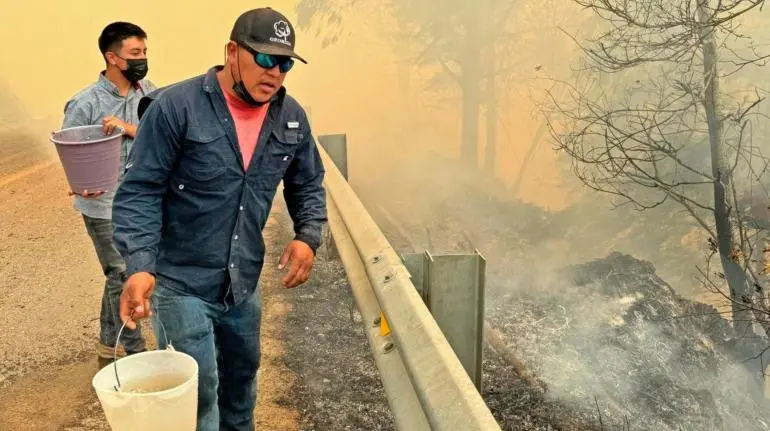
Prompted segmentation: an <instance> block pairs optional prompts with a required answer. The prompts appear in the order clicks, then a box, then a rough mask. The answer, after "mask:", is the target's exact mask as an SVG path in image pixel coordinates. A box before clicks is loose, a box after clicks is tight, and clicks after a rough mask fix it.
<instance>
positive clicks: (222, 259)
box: [112, 67, 326, 304]
mask: <svg viewBox="0 0 770 431" xmlns="http://www.w3.org/2000/svg"><path fill="white" fill-rule="evenodd" d="M219 69H221V67H215V68H212V69H210V70H209V71H208V73H206V74H205V75H201V76H198V77H195V78H192V79H189V80H187V81H183V82H180V83H178V84H175V85H172V86H170V87H166V88H162V89H160V90H158V91H156V92H155V93H154V94H153V95H151V97H153V98H156V99H155V100H154V101H153V102H152V103H151V104H150V105H149V107H148V108H147V110H146V111H145V112H144V113H143V116H142V119H141V121H140V123H139V130H138V132H137V137H136V141H135V142H134V147H133V150H132V152H131V157H130V159H129V162H128V164H127V165H126V173H125V177H124V179H123V182H122V183H121V185H120V187H119V188H118V191H117V194H116V196H115V201H114V204H113V213H112V217H113V224H114V231H115V242H116V245H117V247H118V249H119V250H120V252H121V254H122V255H123V256H124V258H125V259H126V262H127V265H128V273H129V275H131V274H134V273H136V272H150V273H153V274H155V275H156V276H158V277H162V278H163V279H164V282H165V283H166V284H167V285H169V286H170V287H171V288H173V289H175V290H179V291H180V292H181V293H186V294H191V295H196V296H198V297H201V298H203V299H206V300H210V301H218V300H221V298H222V297H223V295H226V294H227V293H228V292H231V293H232V294H233V298H234V301H235V303H236V304H238V303H240V302H242V301H243V300H245V299H246V298H248V297H249V296H250V294H251V293H253V292H254V291H255V290H256V288H257V282H258V280H259V275H260V273H261V271H262V265H263V262H264V256H265V244H264V240H263V237H262V229H263V228H264V226H265V222H266V221H267V216H268V214H269V212H270V208H271V206H272V201H273V198H274V197H275V193H276V191H277V188H278V185H279V184H280V182H281V180H283V183H284V197H285V200H286V203H287V207H288V211H289V214H290V215H291V218H292V220H293V221H294V230H295V232H296V239H299V240H301V241H304V242H306V243H307V244H309V245H310V247H311V248H312V249H313V250H315V249H317V248H318V246H319V245H320V242H321V227H322V224H323V223H325V222H326V194H325V190H324V188H323V185H322V182H323V177H324V168H323V164H322V163H321V159H320V156H319V154H318V149H317V148H316V143H315V141H314V139H313V136H312V134H311V130H310V124H309V123H308V119H307V116H306V115H305V112H304V110H303V109H302V107H301V106H300V105H299V104H298V103H297V102H296V101H295V100H294V99H293V98H291V97H290V96H288V95H286V91H285V89H283V88H281V90H280V91H279V93H278V95H277V97H276V98H275V99H274V101H273V102H272V103H271V104H270V107H269V109H268V112H267V117H266V118H265V122H264V124H263V126H262V131H261V133H260V136H259V140H258V144H257V148H256V150H255V152H254V156H253V159H252V160H251V162H250V164H249V167H248V170H246V171H244V169H243V160H242V155H241V151H240V147H239V146H238V141H237V138H236V132H235V127H234V124H233V120H232V116H231V115H230V111H229V110H228V108H227V105H226V102H225V99H224V95H223V94H222V90H221V88H220V85H219V82H218V81H217V77H216V72H217V71H218V70H219ZM274 263H275V264H276V265H277V262H274ZM271 264H273V263H272V262H271Z"/></svg>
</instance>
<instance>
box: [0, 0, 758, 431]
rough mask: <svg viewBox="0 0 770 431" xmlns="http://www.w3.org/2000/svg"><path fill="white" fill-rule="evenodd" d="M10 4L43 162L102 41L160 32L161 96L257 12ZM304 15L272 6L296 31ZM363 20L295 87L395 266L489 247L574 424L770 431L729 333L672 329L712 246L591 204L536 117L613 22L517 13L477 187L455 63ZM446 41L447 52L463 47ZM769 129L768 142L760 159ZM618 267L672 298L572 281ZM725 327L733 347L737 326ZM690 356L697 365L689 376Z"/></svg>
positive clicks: (153, 5) (527, 342)
mask: <svg viewBox="0 0 770 431" xmlns="http://www.w3.org/2000/svg"><path fill="white" fill-rule="evenodd" d="M1 1H3V2H4V3H3V5H2V6H5V7H3V8H2V9H1V10H3V14H2V16H1V17H0V24H1V25H0V38H2V39H3V40H5V41H10V42H9V43H6V44H5V46H4V50H3V53H2V54H0V95H2V97H3V100H2V101H3V102H4V103H2V105H0V108H2V109H0V127H3V128H6V129H7V128H9V126H8V125H9V124H13V125H14V126H13V127H15V128H17V129H18V128H21V129H22V130H23V131H24V133H26V134H28V136H32V137H33V138H30V139H34V140H35V141H36V142H39V146H40V147H41V148H47V147H45V145H46V144H47V134H48V131H49V130H51V128H53V127H55V125H57V124H60V121H61V117H62V115H63V112H62V109H63V106H64V103H65V101H66V100H67V99H68V98H69V97H71V95H72V94H74V93H75V92H77V91H78V90H79V89H81V88H83V87H85V86H86V85H88V84H90V83H91V82H93V81H94V80H95V79H96V77H97V74H98V72H99V71H100V70H101V69H102V67H103V60H102V59H101V56H100V54H99V52H98V49H97V43H96V38H97V37H98V34H99V32H100V31H101V29H102V28H103V27H104V26H105V25H106V24H107V23H109V22H111V21H114V20H126V21H131V22H134V23H136V24H138V25H140V26H142V27H143V28H144V29H145V30H146V31H147V33H148V35H149V39H148V48H149V50H148V56H149V64H150V73H149V76H148V78H149V79H151V80H152V81H153V82H154V83H155V84H156V85H158V86H164V85H168V84H171V83H173V82H176V81H179V80H182V79H185V78H188V77H190V76H193V75H197V74H200V73H203V72H204V71H205V70H207V69H208V68H209V67H211V66H213V65H215V64H219V63H221V62H222V59H223V56H224V49H223V48H224V45H225V42H226V41H227V37H228V35H229V32H230V28H231V26H232V23H233V21H234V19H235V18H236V17H237V16H238V14H240V13H241V12H243V11H244V10H247V9H249V8H252V7H255V6H256V5H255V4H254V2H248V1H245V0H234V1H227V2H210V1H198V0H193V1H186V2H182V1H167V2H157V1H150V0H136V1H134V2H132V3H130V4H125V5H124V6H122V7H120V6H119V7H107V8H104V7H98V6H96V5H95V4H93V2H91V1H86V0H74V1H71V2H52V3H50V4H46V5H45V7H41V5H40V4H35V3H14V4H13V5H11V4H10V0H1ZM426 1H427V0H426ZM399 2H400V3H403V4H406V3H408V2H407V1H406V0H399V1H397V2H396V3H399ZM295 3H296V2H294V1H277V2H272V3H271V6H272V7H274V8H276V9H278V10H281V11H282V12H283V13H285V14H286V15H287V16H289V17H290V18H291V19H295V18H296V16H295V14H294V7H295ZM316 3H317V2H316ZM356 3H357V5H356V6H355V7H353V8H351V9H348V10H345V11H343V12H342V14H341V15H342V18H343V19H344V20H343V21H342V23H343V25H342V28H341V29H340V31H339V32H338V39H337V40H336V43H334V44H331V45H326V44H325V42H326V41H327V39H325V38H324V37H320V36H317V35H316V34H315V32H314V31H313V30H310V29H298V30H297V33H298V34H297V41H298V42H297V50H298V52H299V53H300V54H301V55H303V56H304V57H305V58H307V59H308V60H309V64H308V65H302V64H298V65H297V67H295V68H294V69H293V70H292V72H291V73H290V75H289V77H288V78H287V81H286V85H287V88H288V90H289V93H290V94H292V95H293V96H295V97H296V98H297V99H298V100H299V102H300V103H301V104H302V105H304V106H306V108H307V110H308V112H309V114H310V117H311V122H312V125H313V128H314V132H315V134H329V133H346V134H347V135H348V144H349V149H348V150H349V158H350V160H349V166H350V178H351V183H352V184H353V186H354V188H355V190H356V191H357V192H358V193H359V194H360V196H361V198H362V200H363V201H364V203H365V204H366V205H367V207H368V208H369V210H370V211H371V212H372V213H373V214H374V215H375V218H376V219H377V221H378V222H379V223H380V224H381V226H382V227H383V229H384V230H385V231H386V232H387V233H388V235H389V239H390V240H391V241H392V242H393V244H394V245H395V246H396V248H398V249H399V251H407V250H408V249H411V250H421V249H428V250H430V251H431V252H433V253H448V252H457V251H465V252H467V251H470V250H471V249H472V248H474V247H475V248H478V249H479V250H480V251H481V252H482V253H483V254H484V255H485V256H486V258H487V259H488V262H489V265H488V274H487V281H488V289H489V292H490V295H489V297H488V302H487V310H488V315H489V317H490V319H492V320H493V321H494V323H495V325H496V326H497V327H498V329H500V330H501V331H503V332H504V333H505V334H506V335H507V338H508V341H509V342H510V344H511V345H512V346H514V348H515V349H516V351H517V352H519V353H520V354H521V355H522V356H523V357H524V358H525V360H526V363H527V365H528V366H529V367H531V368H533V369H534V370H536V371H537V373H538V375H539V376H540V377H541V378H543V379H544V380H545V381H546V383H547V384H548V386H549V394H550V396H552V397H555V398H558V399H562V400H566V401H568V402H569V403H571V404H572V405H574V406H575V408H577V409H592V403H593V401H594V397H596V401H597V402H598V404H599V409H600V410H601V411H602V412H603V413H604V414H605V415H606V417H607V418H610V419H611V420H613V421H615V422H614V423H615V424H616V425H617V424H619V423H622V421H623V419H624V416H625V415H627V416H628V417H629V418H630V419H633V420H634V421H635V423H633V422H632V426H633V428H634V429H637V428H646V429H666V425H670V424H671V423H675V422H676V421H677V420H679V421H680V422H681V423H685V424H686V423H687V420H690V424H691V427H689V428H688V426H686V425H682V427H683V428H684V429H712V428H721V427H724V428H725V429H765V428H762V426H761V423H760V422H759V420H758V419H757V420H754V418H755V417H759V416H761V414H760V413H759V411H760V410H761V409H759V408H758V407H757V406H758V405H759V401H757V400H758V398H761V397H758V396H757V394H756V393H754V392H752V391H748V390H747V389H746V388H748V387H751V386H753V385H754V382H755V380H756V378H755V376H754V375H752V374H751V373H752V372H751V371H747V367H746V366H744V365H743V364H741V363H740V360H741V359H742V358H736V357H734V356H731V354H730V353H729V351H730V349H729V347H730V346H721V345H720V342H721V341H724V340H723V339H720V338H719V336H717V335H719V334H722V335H724V334H723V333H722V332H718V331H717V332H714V329H713V328H707V327H705V326H703V325H702V324H693V323H689V326H683V325H685V324H684V323H681V324H680V323H676V324H674V323H671V322H679V320H678V319H676V318H675V317H676V315H677V314H676V313H679V314H681V313H684V312H686V311H687V310H690V309H693V308H697V305H696V304H694V303H686V302H682V301H684V299H683V298H681V297H680V296H678V295H677V294H679V295H682V296H687V297H692V296H694V295H695V294H696V293H697V292H699V291H700V289H701V288H700V286H699V285H698V284H697V282H696V281H695V280H694V277H693V274H694V273H695V270H694V266H695V265H696V264H698V263H701V262H702V255H703V253H704V252H705V250H706V243H705V241H704V240H703V238H702V236H700V235H699V234H698V232H699V231H698V229H699V228H698V227H694V226H693V225H692V224H691V223H690V222H689V221H688V220H687V219H686V217H685V216H684V215H682V213H681V212H680V211H678V210H677V209H675V208H674V207H671V206H665V207H661V208H659V209H656V210H650V211H646V212H643V213H641V212H637V211H635V210H634V209H632V208H628V207H620V208H615V209H612V207H611V205H610V200H609V199H608V198H607V197H606V196H602V195H597V194H595V193H592V192H591V191H590V190H586V189H585V188H584V187H581V186H580V184H579V183H578V182H577V181H576V180H575V179H574V178H573V177H572V175H571V172H570V171H569V164H568V161H567V160H565V159H564V158H562V157H561V156H559V155H558V154H556V153H555V152H554V151H553V150H552V147H551V145H550V142H549V134H548V130H547V128H545V127H544V123H543V117H542V115H540V114H539V112H538V108H539V106H540V105H541V103H542V102H543V100H545V98H546V94H545V92H546V91H555V90H556V89H555V88H554V87H553V85H552V82H551V81H549V78H553V79H561V80H567V81H569V80H570V79H572V78H573V71H572V70H571V68H570V67H571V65H572V64H573V63H574V61H575V60H577V59H578V58H579V51H578V50H577V49H576V47H575V45H574V41H572V40H571V39H570V38H569V37H567V36H566V35H565V34H564V32H562V31H561V30H563V29H567V30H569V31H568V32H569V33H571V34H573V35H576V37H583V36H584V35H586V34H591V33H592V32H593V31H594V30H595V27H596V23H595V22H594V20H592V19H590V15H586V14H585V13H581V12H579V11H578V10H577V9H576V8H574V4H573V3H572V2H568V1H566V0H561V1H560V0H550V1H547V2H536V1H529V2H521V4H518V5H517V8H516V10H515V13H514V14H513V15H512V16H513V18H512V19H511V21H510V26H511V28H510V31H509V33H510V34H509V37H510V38H509V40H508V42H506V43H505V44H504V45H501V47H500V49H499V52H497V58H498V59H499V60H500V61H499V63H498V64H497V66H498V73H501V78H500V80H499V81H498V82H496V87H495V88H494V89H493V90H491V91H492V93H493V94H495V95H496V96H497V97H496V100H497V102H498V103H497V107H496V109H497V118H496V119H495V118H492V119H493V120H496V121H492V122H491V123H493V124H495V125H496V133H497V140H496V144H495V145H496V147H495V149H496V157H495V160H494V161H493V163H492V165H491V166H485V167H484V168H482V169H478V170H477V169H474V168H471V167H468V166H467V165H464V164H462V163H460V162H458V161H457V158H458V157H459V154H460V146H461V131H462V117H463V98H462V97H463V95H462V92H461V91H460V89H459V87H458V84H457V82H456V79H455V78H453V77H452V75H451V74H447V73H446V69H445V67H446V68H449V70H450V71H454V72H456V71H457V64H456V63H455V62H454V59H444V58H442V57H441V56H440V55H437V54H436V53H435V52H431V53H430V54H431V57H430V58H431V61H432V63H431V64H425V62H424V61H422V60H420V59H419V58H418V57H416V56H415V53H418V54H419V53H420V52H421V51H425V48H426V45H425V43H424V40H422V39H420V38H418V37H417V35H416V34H414V33H409V32H405V31H399V32H396V31H394V29H395V27H394V22H393V17H390V16H389V14H387V13H385V12H383V9H382V7H381V6H380V3H372V2H364V1H362V2H356ZM454 3H457V4H454ZM460 3H461V2H446V3H445V4H443V5H441V6H436V7H435V8H434V9H435V11H436V13H443V14H447V15H451V16H457V15H459V14H458V13H457V12H458V10H459V9H457V8H460V7H467V6H463V5H462V4H460ZM501 4H502V3H501ZM30 16H34V17H35V19H34V24H29V17H30ZM480 18H481V22H482V24H483V26H482V27H483V28H489V27H491V26H493V24H494V23H496V22H498V20H499V18H500V17H499V16H498V15H493V14H492V13H491V12H489V11H484V12H483V14H482V16H481V17H480ZM295 22H296V21H295ZM333 24H335V25H336V24H338V23H337V22H336V21H335V22H333ZM449 24H452V25H455V24H456V23H449ZM449 24H446V28H444V30H446V31H447V33H451V32H450V31H449V30H455V28H454V27H451V26H450V25H449ZM745 24H746V26H745V27H744V31H745V32H750V34H751V35H752V36H758V37H759V39H758V40H760V42H763V43H766V42H767V41H768V40H770V37H768V31H767V29H766V26H762V25H761V23H760V22H759V19H755V20H754V21H751V20H748V18H747V21H746V23H745ZM322 26H323V25H322ZM407 30H412V29H411V28H410V29H407ZM466 35H467V34H465V35H460V36H466ZM460 40H462V37H461V38H460ZM450 46H451V45H450ZM479 61H483V59H479ZM765 72H766V71H762V72H761V73H760V72H757V71H752V72H751V74H750V75H744V76H743V78H741V79H739V78H737V77H736V78H731V80H730V84H729V91H730V94H731V95H733V97H734V98H737V97H741V95H742V94H743V93H742V92H745V89H746V88H748V86H749V84H752V85H757V84H759V85H760V86H762V85H764V86H765V87H770V86H768V85H767V84H768V82H767V79H768V78H767V74H766V73H765ZM4 82H5V83H7V84H3V83H4ZM6 87H7V88H6ZM481 87H484V86H481ZM485 91H487V90H485V88H480V89H479V92H480V94H479V97H480V98H481V99H483V100H485V101H488V99H489V98H488V97H486V96H488V94H486V93H485ZM554 95H555V96H560V94H554ZM8 100H10V101H8ZM6 101H8V102H7V103H5V102H6ZM9 106H14V107H18V110H17V109H16V108H12V109H10V110H9V109H8V107H9ZM761 109H762V110H761V111H760V112H762V113H765V114H767V113H768V112H770V111H767V108H766V107H765V106H762V107H761ZM20 117H21V118H20ZM489 117H493V114H490V107H489V104H488V102H485V103H482V104H481V107H480V109H479V115H478V120H479V131H478V141H479V148H478V156H479V157H480V160H481V161H480V163H479V165H480V166H484V155H485V154H486V152H487V151H488V150H489V148H488V144H487V142H488V138H489V135H490V130H495V129H494V128H492V129H490V128H488V127H487V124H488V123H490V122H488V121H487V120H488V118H489ZM24 118H26V119H27V120H29V119H34V118H38V119H39V121H37V122H36V121H31V120H30V121H29V122H28V121H26V120H24ZM20 124H23V126H19V125H20ZM759 126H761V127H759ZM766 127H767V123H766V122H765V123H760V124H759V125H757V127H756V128H752V132H753V133H754V135H755V137H756V138H757V139H758V145H761V146H763V147H767V144H766V143H765V142H764V141H762V142H759V140H761V139H759V138H760V137H761V136H762V135H761V131H763V130H766ZM3 136H7V135H3ZM0 139H2V141H1V142H0V145H3V147H2V148H0V150H3V151H4V152H2V153H0V168H3V169H5V167H3V166H2V164H3V163H10V162H5V161H6V160H7V159H5V157H11V156H12V157H16V160H18V159H19V158H23V157H24V156H19V155H18V151H17V150H18V149H19V148H21V147H22V146H23V145H22V144H18V145H16V146H13V147H11V146H9V145H8V143H9V142H17V141H18V142H21V141H26V142H28V141H29V139H27V138H24V139H16V138H14V139H7V138H0ZM47 154H48V156H49V157H50V156H51V153H47ZM701 156H702V155H699V154H693V157H698V160H700V158H701ZM14 163H15V162H14ZM14 166H15V165H14ZM618 250H619V251H622V252H624V253H629V254H631V255H633V256H634V257H636V258H640V259H643V260H645V261H650V262H652V263H654V264H655V268H656V269H657V271H658V272H657V274H658V275H660V277H661V279H662V280H661V279H659V278H657V276H656V275H655V274H654V273H653V271H652V270H651V268H649V267H646V266H645V265H640V264H638V263H637V262H635V261H633V260H627V259H620V258H616V259H614V260H613V259H610V260H609V261H605V263H609V264H611V265H610V266H611V267H612V268H614V269H613V271H615V276H613V277H609V276H607V274H610V273H612V271H610V272H607V271H604V272H602V271H600V270H598V269H596V268H595V267H590V266H589V270H590V269H591V268H593V269H594V270H595V271H594V272H597V273H599V274H603V275H604V276H605V278H604V279H602V277H593V278H591V277H589V279H590V281H586V282H583V283H577V282H576V281H575V279H574V274H569V273H565V272H564V271H565V270H564V268H565V267H568V266H569V265H578V264H581V263H584V262H586V261H588V260H591V259H596V258H604V257H606V256H607V255H608V254H610V253H611V252H613V251H618ZM573 270H574V267H573ZM583 270H584V271H585V270H586V268H583ZM567 271H568V270H567ZM589 272H590V271H589ZM623 274H625V275H626V278H623V277H618V275H620V276H622V275H623ZM663 280H665V282H664V281H663ZM669 286H671V287H669ZM651 310H652V311H655V312H657V313H664V312H665V313H668V314H667V315H666V317H667V319H664V320H660V319H658V320H655V319H650V317H651V316H652V315H651V314H649V313H650V312H651ZM698 311H699V312H700V313H705V314H707V315H708V310H704V309H699V310H698ZM653 314H654V313H653ZM640 316H641V317H640ZM709 322H710V323H711V324H713V325H716V326H717V327H718V328H722V329H720V331H729V330H728V329H725V328H724V327H723V326H724V325H726V324H727V323H726V321H724V322H722V323H720V321H719V320H714V321H711V320H710V321H709ZM671 325H673V326H671ZM728 326H729V325H728ZM672 328H673V329H672ZM688 328H689V329H688ZM715 334H716V335H715ZM752 347H756V346H752ZM754 353H756V352H754ZM688 355H695V358H696V359H697V360H696V359H694V360H693V361H692V362H690V363H685V362H683V358H685V359H686V358H689V357H690V356H688ZM678 400H679V401H678ZM709 409H712V410H713V411H715V412H718V413H719V417H717V416H716V415H715V414H711V413H709ZM676 417H679V419H672V418H676ZM758 424H760V425H758Z"/></svg>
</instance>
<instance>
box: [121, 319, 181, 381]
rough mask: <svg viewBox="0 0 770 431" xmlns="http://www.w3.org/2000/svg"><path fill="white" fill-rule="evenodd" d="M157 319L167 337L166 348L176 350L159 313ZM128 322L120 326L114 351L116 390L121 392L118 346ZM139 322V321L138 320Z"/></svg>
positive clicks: (164, 336)
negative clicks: (169, 339)
mask: <svg viewBox="0 0 770 431" xmlns="http://www.w3.org/2000/svg"><path fill="white" fill-rule="evenodd" d="M133 317H134V313H133V311H132V312H131V318H132V319H133ZM155 320H157V321H158V324H159V325H160V329H161V330H162V331H163V338H165V339H166V350H171V351H174V350H175V349H174V346H172V345H171V343H170V342H169V341H168V333H167V332H166V327H165V326H163V322H161V321H160V317H158V315H157V314H155ZM126 322H127V321H126ZM126 322H123V326H121V327H120V331H118V338H117V340H115V349H114V350H113V352H112V366H113V368H114V369H115V381H116V382H117V385H115V386H114V388H115V391H116V392H120V386H121V385H120V377H118V346H120V336H121V334H123V329H125V327H126ZM137 324H138V322H137Z"/></svg>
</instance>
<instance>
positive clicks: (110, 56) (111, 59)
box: [104, 51, 118, 66]
mask: <svg viewBox="0 0 770 431" xmlns="http://www.w3.org/2000/svg"><path fill="white" fill-rule="evenodd" d="M104 61H106V62H107V64H111V65H113V66H117V65H118V58H117V56H116V55H115V53H114V52H112V51H107V52H105V53H104Z"/></svg>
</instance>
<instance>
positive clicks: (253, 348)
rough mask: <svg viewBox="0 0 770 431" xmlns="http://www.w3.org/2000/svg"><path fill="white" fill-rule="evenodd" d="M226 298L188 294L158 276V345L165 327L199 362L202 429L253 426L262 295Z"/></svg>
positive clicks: (248, 429) (162, 342) (242, 430)
mask: <svg viewBox="0 0 770 431" xmlns="http://www.w3.org/2000/svg"><path fill="white" fill-rule="evenodd" d="M226 302H227V305H226V304H225V302H208V301H204V300H202V299H200V298H198V297H196V296H191V295H184V294H182V293H180V292H178V291H175V290H172V288H171V287H170V286H169V284H168V282H166V281H165V280H164V279H163V277H160V276H159V277H158V279H157V284H156V286H155V292H154V293H153V295H152V307H153V313H154V314H155V316H156V317H157V320H158V321H159V323H160V324H156V325H153V326H154V328H155V335H156V338H157V340H158V347H159V348H165V347H166V339H165V335H164V334H163V330H162V328H165V330H166V334H168V340H169V342H170V343H171V345H173V346H174V349H176V350H178V351H180V352H184V353H187V354H188V355H190V356H192V357H193V358H195V360H196V361H197V362H198V431H219V430H228V431H230V430H237V431H251V430H253V429H254V407H255V406H256V402H257V382H256V376H257V369H258V368H259V358H260V351H259V327H260V320H261V316H262V309H261V304H260V295H259V293H258V292H257V293H254V294H252V295H251V296H250V297H249V298H248V299H247V300H246V301H244V302H242V303H240V304H238V305H233V304H232V296H230V297H229V299H226ZM161 324H162V325H161Z"/></svg>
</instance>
